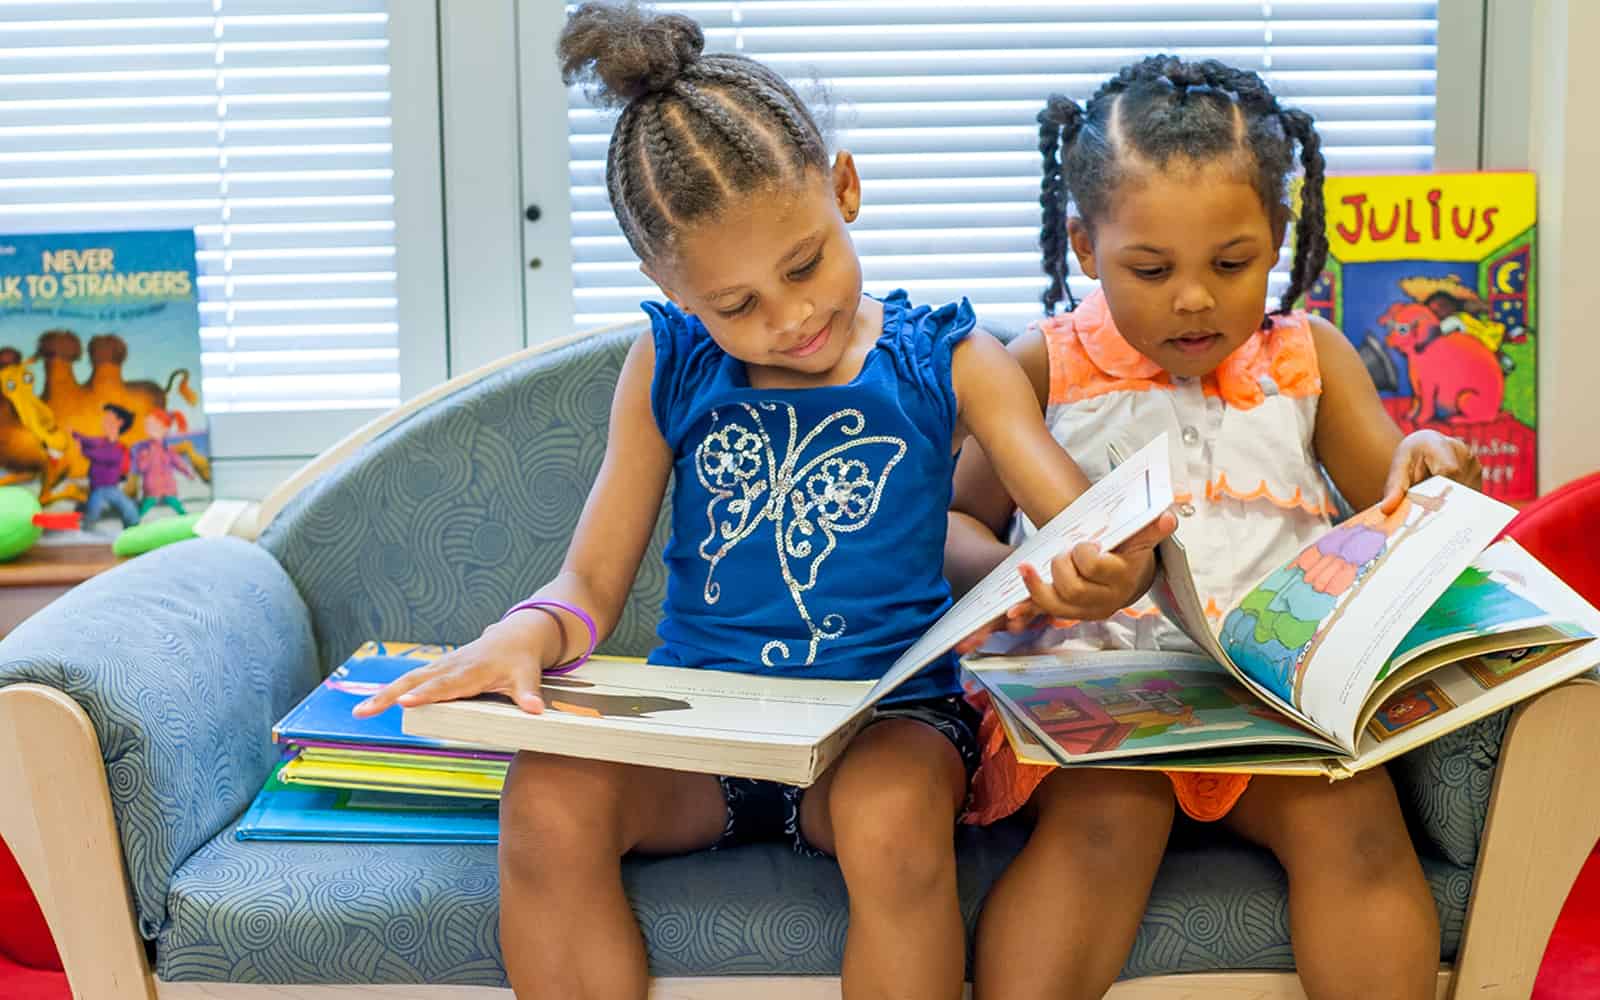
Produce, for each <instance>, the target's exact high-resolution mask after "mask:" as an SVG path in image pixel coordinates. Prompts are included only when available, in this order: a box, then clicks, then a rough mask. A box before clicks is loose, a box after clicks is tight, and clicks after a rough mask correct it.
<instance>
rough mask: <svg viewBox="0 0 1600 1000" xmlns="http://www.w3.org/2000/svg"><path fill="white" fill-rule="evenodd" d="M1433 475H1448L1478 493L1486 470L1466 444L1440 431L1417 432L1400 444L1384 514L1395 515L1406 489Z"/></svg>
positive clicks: (1391, 465) (1391, 467)
mask: <svg viewBox="0 0 1600 1000" xmlns="http://www.w3.org/2000/svg"><path fill="white" fill-rule="evenodd" d="M1429 476H1444V477H1445V478H1447V479H1453V480H1455V481H1456V482H1458V483H1461V484H1462V485H1464V486H1470V487H1472V488H1473V489H1475V490H1481V489H1483V468H1482V467H1481V466H1479V465H1478V459H1477V457H1476V456H1475V455H1473V454H1472V449H1471V448H1468V447H1467V443H1466V442H1465V441H1463V440H1461V439H1460V438H1454V437H1447V436H1446V435H1444V434H1440V433H1439V432H1438V431H1430V430H1421V431H1413V432H1412V433H1410V434H1408V435H1406V436H1405V438H1403V439H1402V440H1401V441H1400V447H1399V448H1397V449H1395V453H1394V459H1393V460H1392V461H1391V462H1390V463H1389V479H1388V482H1387V483H1386V484H1385V485H1384V488H1383V503H1382V504H1380V505H1379V507H1380V509H1381V510H1382V512H1383V513H1385V514H1392V513H1394V511H1395V508H1396V507H1399V506H1400V501H1401V500H1402V499H1404V497H1405V495H1406V490H1408V489H1410V488H1411V487H1413V486H1415V485H1417V484H1418V483H1420V482H1422V481H1423V480H1425V479H1427V478H1428V477H1429Z"/></svg>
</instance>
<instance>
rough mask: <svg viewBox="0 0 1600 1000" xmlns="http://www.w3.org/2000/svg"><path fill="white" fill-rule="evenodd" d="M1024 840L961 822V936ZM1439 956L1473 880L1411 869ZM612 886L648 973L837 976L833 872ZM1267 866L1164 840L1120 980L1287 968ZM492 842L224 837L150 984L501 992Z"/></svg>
mask: <svg viewBox="0 0 1600 1000" xmlns="http://www.w3.org/2000/svg"><path fill="white" fill-rule="evenodd" d="M1023 836H1024V831H1023V829H1022V828H1021V827H1020V826H1018V825H1016V824H1003V825H1001V826H998V827H995V828H991V829H988V830H974V829H971V828H964V829H963V830H962V831H961V832H960V834H959V843H960V845H961V853H960V870H959V881H960V891H961V902H962V911H963V913H964V914H965V916H966V919H967V924H968V927H969V928H971V927H972V926H973V922H974V921H975V920H976V917H977V911H978V906H979V904H980V903H981V901H982V899H983V896H984V894H985V893H987V892H988V890H989V886H990V885H991V884H992V883H993V882H994V880H995V878H997V877H998V876H999V874H1000V872H1001V871H1002V870H1003V869H1004V867H1005V865H1006V864H1007V863H1008V862H1009V861H1010V859H1011V858H1012V856H1013V855H1014V854H1015V852H1016V851H1017V849H1018V848H1019V847H1020V845H1021V843H1022V839H1023ZM1424 867H1425V869H1426V871H1427V875H1428V880H1429V882H1430V884H1431V885H1432V887H1433V891H1434V896H1435V899H1436V901H1437V903H1438V905H1439V910H1440V918H1441V924H1442V926H1443V928H1444V940H1443V945H1442V948H1441V958H1442V959H1444V960H1450V959H1452V958H1453V957H1454V956H1455V951H1456V946H1457V943H1458V942H1459V940H1460V934H1461V923H1462V917H1463V915H1464V911H1465V907H1466V902H1467V896H1468V892H1469V890H1470V887H1471V881H1472V873H1471V871H1470V870H1469V869H1466V868H1460V867H1457V866H1454V865H1451V864H1449V863H1448V862H1444V861H1438V860H1433V859H1424ZM624 879H625V882H626V885H627V889H628V894H629V897H630V898H631V899H632V900H633V905H634V910H635V912H636V913H637V914H638V916H639V919H640V921H641V923H642V925H643V927H644V930H645V937H646V940H647V941H648V943H649V948H650V963H651V968H652V970H653V971H654V973H655V974H656V975H661V976H726V975H757V974H769V975H770V974H787V975H836V974H837V973H838V971H839V965H840V960H841V958H842V956H843V953H844V935H845V927H846V923H847V912H848V911H847V909H846V905H845V890H844V883H843V881H842V879H841V878H840V875H839V869H838V866H837V865H835V864H834V863H833V862H831V861H827V860H820V859H813V858H802V857H799V856H797V855H796V854H794V853H793V852H792V851H791V850H790V849H789V848H787V847H786V846H782V845H778V844H761V845H756V846H751V847H742V848H738V849H736V850H730V851H724V852H708V853H700V854H693V855H688V856H685V857H679V858H666V859H639V860H629V861H628V862H627V863H626V865H625V867H624ZM1284 889H1285V881H1284V877H1283V872H1282V869H1280V868H1279V867H1278V865H1277V864H1276V863H1275V862H1274V861H1273V860H1272V859H1271V857H1270V856H1268V855H1266V854H1264V853H1262V852H1260V851H1257V850H1255V849H1253V848H1249V847H1245V846H1243V845H1240V844H1238V843H1236V842H1231V841H1230V842H1212V841H1209V840H1193V839H1190V840H1188V841H1187V842H1184V843H1179V844H1175V845H1174V849H1173V850H1172V851H1171V852H1169V853H1168V856H1167V858H1166V859H1165V861H1163V862H1162V865H1161V871H1160V874H1159V876H1158V877H1157V879H1156V886H1155V891H1154V894H1153V897H1152V899H1151V902H1150V907H1149V912H1148V913H1147V914H1146V916H1145V920H1144V924H1143V926H1141V927H1140V929H1139V934H1138V938H1137V940H1136V942H1135V944H1134V950H1133V954H1132V957H1131V959H1130V960H1129V963H1128V966H1127V969H1126V974H1128V975H1135V976H1145V975H1154V974H1157V973H1168V972H1191V971H1204V970H1214V969H1288V968H1291V967H1292V965H1293V957H1292V954H1291V952H1290V948H1289V925H1288V903H1287V899H1286V897H1285V895H1284ZM497 907H498V890H497V883H496V866H495V848H494V847H493V846H486V845H478V846H459V847H450V846H423V845H356V844H286V843H285V844H274V843H261V842H239V841H237V840H235V839H234V838H233V832H232V830H228V831H225V832H224V833H223V834H222V835H220V836H218V837H217V839H215V840H214V841H212V842H211V843H210V844H208V845H206V846H205V847H204V848H203V849H201V850H200V851H199V852H198V853H197V854H196V855H195V856H194V857H193V858H191V859H190V860H189V863H188V864H186V865H184V867H183V868H182V870H180V871H179V872H178V875H177V878H176V880H175V881H174V884H173V888H172V897H171V899H170V901H169V904H168V911H169V913H170V914H171V919H170V921H169V923H168V925H167V927H166V929H165V930H164V931H163V933H162V935H161V937H160V939H159V941H158V943H157V973H158V974H159V975H160V977H161V978H162V979H165V980H169V981H176V980H212V981H230V982H248V983H319V982H326V983H367V982H370V983H420V982H432V983H456V984H477V985H491V986H498V985H503V984H504V981H505V974H504V972H503V970H502V966H501V961H500V944H499V932H498V927H497V920H498V909H497Z"/></svg>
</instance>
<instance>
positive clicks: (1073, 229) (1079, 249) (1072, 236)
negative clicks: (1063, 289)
mask: <svg viewBox="0 0 1600 1000" xmlns="http://www.w3.org/2000/svg"><path fill="white" fill-rule="evenodd" d="M1067 242H1068V243H1070V244H1072V255H1073V256H1074V257H1076V258H1078V267H1079V269H1080V270H1082V271H1083V273H1084V274H1085V275H1086V276H1088V277H1090V278H1092V279H1094V280H1096V281H1098V280H1100V269H1099V267H1098V266H1097V265H1096V264H1095V262H1094V240H1093V239H1091V238H1090V236H1089V227H1088V226H1086V225H1084V224H1083V220H1082V219H1080V218H1078V217H1077V216H1073V217H1072V218H1070V219H1068V220H1067Z"/></svg>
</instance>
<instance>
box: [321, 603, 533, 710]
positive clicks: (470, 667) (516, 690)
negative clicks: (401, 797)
mask: <svg viewBox="0 0 1600 1000" xmlns="http://www.w3.org/2000/svg"><path fill="white" fill-rule="evenodd" d="M544 617H545V616H544V615H542V614H527V613H523V614H516V615H512V616H511V617H510V618H507V619H506V620H505V621H503V622H497V623H495V624H493V625H490V626H489V627H488V628H486V629H484V631H483V635H481V636H479V637H478V638H477V639H474V640H473V641H472V642H469V643H467V644H466V645H465V646H462V647H461V648H460V649H457V650H454V651H452V652H450V653H446V654H445V655H444V656H441V657H439V659H437V660H435V661H434V662H432V663H430V664H428V665H427V666H425V667H418V668H416V669H415V670H410V671H407V672H406V673H405V674H403V675H402V676H400V677H398V678H396V679H395V680H394V681H392V682H390V683H389V684H388V685H387V686H385V687H384V689H383V690H382V691H379V692H378V693H377V694H375V695H373V696H372V697H370V698H368V699H367V700H366V701H363V702H361V703H360V704H359V705H357V706H356V707H355V708H354V709H352V710H351V712H350V714H351V715H353V716H355V717H356V718H358V719H367V718H371V717H372V716H374V715H378V714H379V713H381V712H384V711H386V710H388V709H389V708H390V707H391V706H393V705H396V704H398V705H400V706H401V707H402V708H413V707H415V706H417V705H426V704H429V703H430V702H436V701H452V700H454V699H457V698H470V697H472V696H473V695H477V694H483V693H484V692H486V691H492V692H495V693H498V694H503V695H505V696H507V697H508V698H510V699H511V700H512V701H514V702H516V703H517V706H518V707H519V708H521V709H522V710H523V711H524V712H530V713H532V714H534V715H538V714H539V713H540V712H543V711H544V699H542V698H540V697H539V679H540V677H541V675H542V671H543V667H544V664H542V663H541V662H539V660H540V658H539V655H538V654H537V652H536V650H538V649H539V640H540V636H541V632H540V629H542V628H544V627H547V626H548V624H549V623H548V621H545V622H541V621H540V619H542V618H544Z"/></svg>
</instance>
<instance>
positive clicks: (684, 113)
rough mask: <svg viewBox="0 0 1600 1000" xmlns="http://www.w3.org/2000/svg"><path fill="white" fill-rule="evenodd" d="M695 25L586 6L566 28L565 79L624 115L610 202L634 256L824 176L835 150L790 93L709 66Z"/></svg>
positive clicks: (721, 62) (609, 179) (765, 75)
mask: <svg viewBox="0 0 1600 1000" xmlns="http://www.w3.org/2000/svg"><path fill="white" fill-rule="evenodd" d="M704 48H705V34H704V32H702V31H701V30H700V26H699V25H698V24H696V23H695V22H694V21H693V20H691V19H690V18H687V17H684V16H682V15H679V14H666V15H660V16H657V15H653V14H649V13H646V12H644V11H642V10H640V8H639V6H638V4H637V2H635V0H629V2H626V3H606V2H600V0H589V2H586V3H584V4H582V5H580V6H579V7H578V9H577V10H576V11H574V12H573V14H572V15H571V16H570V17H569V18H568V19H567V24H566V27H565V28H564V29H563V30H562V32H561V40H560V43H559V45H558V53H559V55H560V58H561V70H562V79H563V80H564V81H566V82H567V83H568V84H573V83H578V82H583V83H584V84H586V85H587V86H588V87H589V89H590V92H591V94H592V95H593V96H594V98H595V99H596V100H597V101H598V102H600V103H602V104H610V105H621V106H622V114H621V115H620V116H619V117H618V119H617V123H616V126H615V128H614V129H613V130H612V135H611V142H610V145H609V147H608V149H607V151H606V194H607V196H608V197H609V198H610V200H611V207H612V209H613V210H614V211H615V212H616V216H617V223H618V225H619V226H621V228H622V232H623V235H624V236H625V237H627V240H628V245H629V246H631V247H632V248H633V250H634V252H635V253H637V254H638V255H639V257H640V258H641V259H643V260H645V261H647V262H648V261H650V260H653V259H658V258H659V257H660V255H661V254H662V253H663V252H665V251H666V250H668V249H669V248H670V247H671V246H672V243H673V240H674V237H675V236H676V234H677V233H678V232H679V231H681V230H682V229H683V228H684V227H687V226H692V225H694V224H695V223H696V222H697V221H700V220H702V219H706V218H710V217H714V216H715V214H716V213H717V212H718V211H719V210H720V209H721V208H722V207H723V205H724V204H725V203H726V201H727V200H728V199H729V198H730V197H733V196H737V195H746V194H750V193H753V192H756V191H760V190H765V189H768V188H771V187H773V186H776V185H782V184H798V183H801V182H802V180H803V178H804V176H805V175H806V173H807V172H808V171H810V170H813V169H816V170H820V171H823V172H826V170H827V167H828V151H827V143H826V142H825V141H824V139H823V137H822V133H821V131H820V130H819V129H818V128H817V123H816V119H814V118H813V117H812V115H811V112H810V111H809V110H808V109H807V108H806V106H805V103H804V102H803V101H801V100H800V98H799V96H798V95H797V94H795V92H794V90H793V88H791V87H790V86H789V85H788V84H787V83H785V82H784V81H783V78H782V77H780V76H778V75H777V74H776V73H774V72H773V71H772V70H770V69H768V68H767V67H765V66H763V65H761V64H760V63H758V62H756V61H754V60H752V59H747V58H745V57H744V56H738V55H725V54H715V55H704V54H703V50H704Z"/></svg>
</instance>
